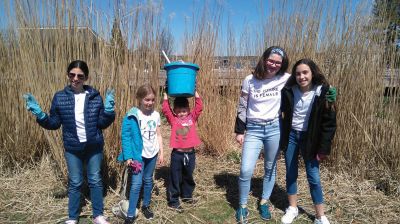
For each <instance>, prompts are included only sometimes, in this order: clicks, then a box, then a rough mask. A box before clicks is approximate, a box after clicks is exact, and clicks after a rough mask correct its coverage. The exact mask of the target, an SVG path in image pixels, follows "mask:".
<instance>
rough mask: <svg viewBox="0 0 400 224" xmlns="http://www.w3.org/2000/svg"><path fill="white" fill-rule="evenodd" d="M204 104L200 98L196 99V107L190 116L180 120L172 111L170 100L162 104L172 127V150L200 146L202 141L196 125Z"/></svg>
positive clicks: (170, 144)
mask: <svg viewBox="0 0 400 224" xmlns="http://www.w3.org/2000/svg"><path fill="white" fill-rule="evenodd" d="M202 110H203V102H202V100H201V98H200V97H196V98H195V106H194V108H193V110H192V111H191V112H190V113H189V115H188V116H186V117H184V118H178V117H177V116H176V115H175V114H174V113H173V111H172V109H171V107H170V105H169V103H168V100H164V101H163V103H162V112H163V113H164V115H165V117H166V118H167V120H168V123H169V124H170V125H171V137H170V143H169V146H170V147H171V148H180V149H183V148H191V147H196V146H199V145H200V143H201V141H200V138H199V136H198V134H197V131H196V123H197V119H198V118H199V116H200V114H201V111H202Z"/></svg>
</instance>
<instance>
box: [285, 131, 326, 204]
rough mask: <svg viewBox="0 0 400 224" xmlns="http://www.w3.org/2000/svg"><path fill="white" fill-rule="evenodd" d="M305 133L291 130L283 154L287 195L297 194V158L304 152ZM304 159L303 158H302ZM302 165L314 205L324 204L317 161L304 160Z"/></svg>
mask: <svg viewBox="0 0 400 224" xmlns="http://www.w3.org/2000/svg"><path fill="white" fill-rule="evenodd" d="M305 134H306V132H302V131H296V130H293V129H292V130H291V131H290V134H289V144H288V148H287V150H286V153H285V163H286V191H287V193H288V195H294V194H297V176H298V170H299V169H298V165H299V164H298V161H299V160H298V157H299V153H300V155H301V154H302V153H303V151H304V150H305V149H304V147H303V145H304V140H305ZM303 159H304V157H303ZM304 164H305V168H306V173H307V180H308V184H309V187H310V193H311V197H312V200H313V203H314V204H315V205H318V204H322V203H323V202H324V199H323V195H322V186H321V180H320V176H319V162H318V160H317V159H312V160H305V159H304Z"/></svg>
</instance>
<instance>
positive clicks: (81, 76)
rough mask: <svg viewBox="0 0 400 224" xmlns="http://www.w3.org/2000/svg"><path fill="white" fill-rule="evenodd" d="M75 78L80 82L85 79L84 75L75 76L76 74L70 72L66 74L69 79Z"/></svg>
mask: <svg viewBox="0 0 400 224" xmlns="http://www.w3.org/2000/svg"><path fill="white" fill-rule="evenodd" d="M75 76H76V77H78V79H80V80H84V79H85V74H77V73H72V72H70V73H68V78H70V79H73V78H75Z"/></svg>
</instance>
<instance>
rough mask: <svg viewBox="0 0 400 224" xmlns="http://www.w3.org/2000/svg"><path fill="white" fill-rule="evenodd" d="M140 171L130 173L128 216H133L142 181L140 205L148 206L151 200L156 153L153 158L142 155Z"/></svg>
mask: <svg viewBox="0 0 400 224" xmlns="http://www.w3.org/2000/svg"><path fill="white" fill-rule="evenodd" d="M142 160H143V162H142V171H140V172H139V173H137V174H133V173H132V183H131V190H130V192H129V208H128V216H129V217H134V216H135V215H136V214H135V213H136V207H137V204H138V201H139V194H140V190H141V189H142V183H143V202H142V207H148V206H149V205H150V201H151V191H152V190H153V173H154V170H155V168H156V164H157V155H155V156H154V157H153V158H144V157H142Z"/></svg>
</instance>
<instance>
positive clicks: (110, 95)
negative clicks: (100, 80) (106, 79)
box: [104, 89, 115, 113]
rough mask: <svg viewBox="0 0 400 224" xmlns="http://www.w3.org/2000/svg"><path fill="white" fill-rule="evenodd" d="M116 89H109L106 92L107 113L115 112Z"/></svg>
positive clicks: (105, 105) (105, 104) (105, 107)
mask: <svg viewBox="0 0 400 224" xmlns="http://www.w3.org/2000/svg"><path fill="white" fill-rule="evenodd" d="M114 99H115V90H114V89H108V90H107V92H106V100H105V102H104V110H105V111H106V112H107V113H113V112H114V105H115V100H114Z"/></svg>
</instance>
